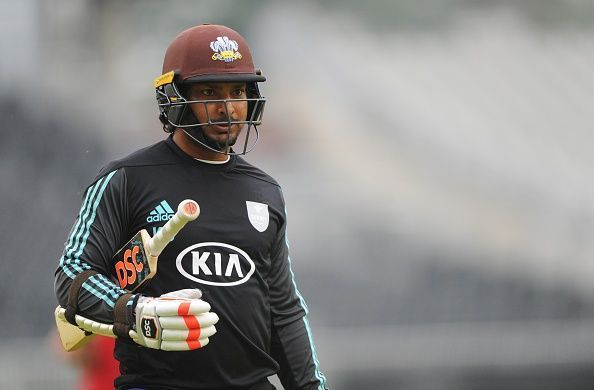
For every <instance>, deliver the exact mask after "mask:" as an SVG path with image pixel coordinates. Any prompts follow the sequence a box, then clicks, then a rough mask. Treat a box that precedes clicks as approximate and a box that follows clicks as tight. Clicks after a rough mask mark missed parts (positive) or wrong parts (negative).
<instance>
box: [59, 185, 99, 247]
mask: <svg viewBox="0 0 594 390" xmlns="http://www.w3.org/2000/svg"><path fill="white" fill-rule="evenodd" d="M104 179H105V178H101V179H99V180H98V181H97V183H95V185H93V186H92V187H90V188H89V189H88V190H87V195H86V197H85V201H84V203H83V206H82V208H81V210H80V213H79V214H78V220H77V221H76V226H75V228H74V229H72V233H71V235H70V239H69V241H68V247H67V248H68V249H67V250H66V251H65V255H66V257H70V256H71V255H72V253H73V252H74V251H75V250H76V248H77V247H78V239H79V237H80V235H81V233H82V230H83V228H84V224H85V222H86V221H85V220H86V218H87V216H88V215H89V209H90V206H91V204H92V203H93V201H94V198H95V196H96V195H97V190H98V189H99V186H100V185H101V183H102V181H103V180H104Z"/></svg>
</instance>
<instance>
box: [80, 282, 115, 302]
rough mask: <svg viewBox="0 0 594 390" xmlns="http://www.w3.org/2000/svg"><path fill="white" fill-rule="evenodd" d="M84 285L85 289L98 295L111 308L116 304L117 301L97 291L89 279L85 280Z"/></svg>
mask: <svg viewBox="0 0 594 390" xmlns="http://www.w3.org/2000/svg"><path fill="white" fill-rule="evenodd" d="M82 286H83V288H84V289H85V290H87V291H88V292H90V293H91V294H93V295H94V296H96V297H97V298H99V299H101V300H102V301H103V302H105V303H107V306H109V307H111V308H113V307H114V306H115V303H114V302H113V301H112V300H111V299H110V298H109V297H108V296H107V295H105V294H104V293H101V292H99V291H97V290H96V289H95V288H94V287H93V286H91V285H90V284H89V283H88V280H87V281H86V282H84V283H83V285H82Z"/></svg>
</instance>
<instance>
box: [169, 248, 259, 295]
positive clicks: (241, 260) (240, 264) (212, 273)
mask: <svg viewBox="0 0 594 390" xmlns="http://www.w3.org/2000/svg"><path fill="white" fill-rule="evenodd" d="M175 265H176V266H177V270H178V271H179V273H180V274H182V275H183V276H185V277H186V278H188V279H190V280H193V281H196V282H198V283H202V284H208V285H211V286H237V285H238V284H242V283H245V282H246V281H247V280H248V279H249V278H250V276H252V274H253V273H254V271H255V270H256V265H255V264H254V262H253V261H252V259H251V258H250V256H249V255H248V254H247V253H245V252H244V251H242V250H241V249H239V248H237V247H235V246H233V245H229V244H223V243H221V242H202V243H200V244H194V245H192V246H189V247H187V248H186V249H184V250H183V251H182V252H181V253H180V254H179V255H177V259H175Z"/></svg>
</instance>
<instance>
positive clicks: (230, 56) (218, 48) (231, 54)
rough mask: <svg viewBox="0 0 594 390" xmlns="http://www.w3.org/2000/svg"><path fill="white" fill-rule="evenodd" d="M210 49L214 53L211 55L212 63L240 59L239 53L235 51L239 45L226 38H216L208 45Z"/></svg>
mask: <svg viewBox="0 0 594 390" xmlns="http://www.w3.org/2000/svg"><path fill="white" fill-rule="evenodd" d="M210 48H211V49H212V51H214V52H215V53H214V54H213V55H212V59H213V61H216V60H219V61H225V62H233V61H235V60H240V59H241V53H239V52H238V51H237V50H238V49H239V45H238V44H237V41H233V40H231V39H229V38H228V37H226V36H225V37H217V40H216V41H212V42H211V43H210Z"/></svg>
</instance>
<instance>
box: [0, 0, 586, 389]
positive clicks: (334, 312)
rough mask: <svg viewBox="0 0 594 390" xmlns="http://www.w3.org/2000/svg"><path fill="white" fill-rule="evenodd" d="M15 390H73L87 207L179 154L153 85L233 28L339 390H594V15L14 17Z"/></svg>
mask: <svg viewBox="0 0 594 390" xmlns="http://www.w3.org/2000/svg"><path fill="white" fill-rule="evenodd" d="M0 4H1V5H2V10H3V11H2V12H1V13H0V53H1V54H0V123H1V126H2V128H3V136H2V140H1V141H0V152H1V154H0V156H1V159H2V164H1V165H0V195H1V199H2V201H1V202H0V210H1V215H2V218H1V220H0V242H1V247H2V253H3V255H2V258H3V259H2V261H1V262H0V317H1V318H2V326H0V336H1V337H0V388H2V389H64V388H72V386H73V383H74V378H75V376H76V372H75V371H73V369H72V368H70V367H69V366H67V365H66V363H64V362H63V361H62V360H61V359H60V358H59V357H58V355H57V354H56V352H55V350H54V349H53V347H52V342H51V329H52V327H53V318H52V312H53V309H54V307H55V304H56V302H55V298H54V294H53V273H54V269H55V267H56V265H57V261H58V260H57V259H58V257H59V256H60V254H61V250H62V245H63V242H64V240H65V238H66V235H67V233H68V231H69V229H70V227H71V224H72V223H73V221H74V218H75V215H76V213H77V211H78V208H79V206H80V200H81V191H82V190H83V189H84V188H85V186H86V185H87V184H88V182H89V181H90V180H91V179H92V178H93V177H94V175H95V174H96V172H97V171H98V169H99V168H100V167H101V166H102V165H103V164H104V163H106V162H107V161H109V160H111V159H114V158H117V157H120V156H123V155H125V154H127V153H129V152H131V151H133V150H135V149H137V148H139V147H141V146H144V145H146V144H149V143H152V142H156V141H157V140H160V139H162V138H163V137H164V136H165V135H164V133H162V132H161V130H160V125H159V123H158V121H157V119H156V106H155V102H154V92H153V89H152V80H153V78H154V77H155V76H157V75H159V73H160V68H161V61H162V57H163V53H164V50H165V48H166V46H167V44H168V43H169V42H170V40H171V39H173V37H174V36H175V35H176V34H177V33H178V32H180V31H182V30H184V29H185V28H187V27H190V26H192V25H195V24H199V23H203V22H211V23H224V24H228V25H230V26H232V27H234V28H236V29H237V30H239V31H240V32H241V33H242V34H243V35H244V36H246V37H247V38H248V41H249V42H250V43H251V45H252V50H253V52H254V57H255V58H256V61H257V64H258V65H259V66H260V67H262V68H263V71H264V74H265V75H266V76H267V77H268V82H267V83H265V84H264V86H263V93H264V94H265V96H266V97H267V98H268V103H267V109H266V113H265V116H264V119H265V125H264V126H263V129H262V130H263V138H262V140H261V143H260V145H259V146H258V148H256V150H255V151H254V152H252V153H251V154H249V155H248V160H249V161H251V162H253V163H255V164H257V165H259V166H261V167H262V168H264V169H265V170H266V171H268V172H269V173H270V174H272V175H273V176H274V177H276V178H277V179H278V180H279V182H280V183H281V184H282V185H283V187H284V191H285V195H286V198H287V204H288V213H289V221H290V235H291V242H292V251H293V254H292V258H293V262H294V269H295V272H296V274H297V282H298V284H299V286H300V290H301V291H302V293H303V295H304V296H305V298H306V299H307V301H308V303H309V307H310V311H311V313H310V321H311V324H312V326H313V329H314V336H315V340H316V344H317V346H318V350H319V351H318V352H319V353H318V354H319V357H320V360H321V363H322V368H323V369H324V371H325V373H326V376H327V377H328V378H329V381H330V384H331V386H332V388H334V389H344V390H351V389H371V388H373V389H407V390H408V389H410V390H421V389H423V390H453V389H456V390H471V389H481V390H490V389H512V390H514V389H523V390H531V389H539V390H541V389H592V388H594V239H593V238H594V177H593V169H592V168H593V167H594V153H593V152H592V147H593V145H594V132H593V131H592V124H593V123H594V109H592V106H593V103H594V73H593V72H592V69H594V28H593V27H594V24H593V23H594V3H593V2H591V1H586V0H558V1H554V0H516V1H511V0H507V1H487V0H483V1H470V0H423V1H407V0H377V1H368V2H359V1H354V0H343V1H338V0H335V1H321V0H318V1H316V0H309V1H299V2H291V1H266V0H259V1H216V2H215V1H190V0H186V1H156V0H151V1H115V0H101V1H100V0H94V1H93V0H79V1H75V0H19V1H8V0H0Z"/></svg>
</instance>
